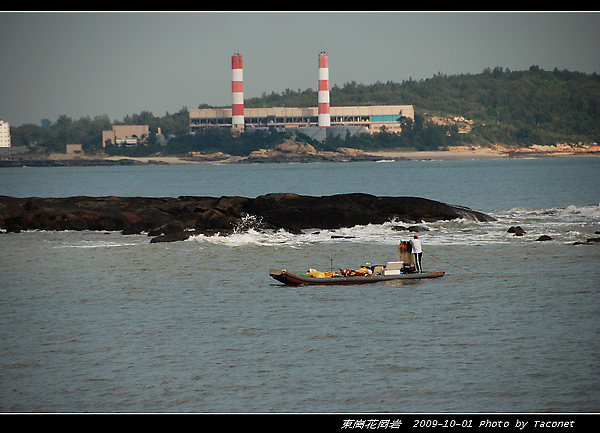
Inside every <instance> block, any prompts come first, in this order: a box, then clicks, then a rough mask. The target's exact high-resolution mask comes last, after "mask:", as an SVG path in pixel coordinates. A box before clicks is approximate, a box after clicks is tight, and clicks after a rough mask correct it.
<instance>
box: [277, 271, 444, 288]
mask: <svg viewBox="0 0 600 433" xmlns="http://www.w3.org/2000/svg"><path fill="white" fill-rule="evenodd" d="M269 274H270V275H271V277H273V278H274V279H276V280H277V281H279V282H281V283H283V284H285V285H287V286H300V285H303V284H309V285H317V286H331V285H338V284H342V285H347V284H368V283H379V282H382V281H394V280H418V279H423V278H440V277H443V276H444V275H445V272H423V273H416V272H415V273H409V274H396V275H365V276H351V277H343V276H335V277H330V278H315V277H309V276H306V275H304V274H301V273H298V272H290V271H286V270H281V269H271V270H270V271H269Z"/></svg>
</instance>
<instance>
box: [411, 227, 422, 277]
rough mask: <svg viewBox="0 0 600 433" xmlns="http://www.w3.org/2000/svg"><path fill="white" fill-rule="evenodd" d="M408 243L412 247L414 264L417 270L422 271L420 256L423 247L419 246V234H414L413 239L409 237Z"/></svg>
mask: <svg viewBox="0 0 600 433" xmlns="http://www.w3.org/2000/svg"><path fill="white" fill-rule="evenodd" d="M410 245H411V247H412V253H413V255H414V256H415V266H416V267H417V272H419V273H422V272H423V268H422V267H421V258H422V257H423V247H422V246H421V241H420V240H419V235H415V236H414V239H411V241H410Z"/></svg>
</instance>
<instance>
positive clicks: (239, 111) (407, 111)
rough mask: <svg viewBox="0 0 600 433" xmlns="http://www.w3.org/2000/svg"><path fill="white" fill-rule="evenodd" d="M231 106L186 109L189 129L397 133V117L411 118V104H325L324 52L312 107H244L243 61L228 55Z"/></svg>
mask: <svg viewBox="0 0 600 433" xmlns="http://www.w3.org/2000/svg"><path fill="white" fill-rule="evenodd" d="M231 68H232V82H231V90H232V108H203V109H200V108H198V109H190V110H189V117H190V132H191V133H195V132H198V131H201V130H203V129H205V128H210V127H229V128H235V129H238V130H252V129H253V128H270V127H275V128H278V129H282V128H285V130H290V131H291V130H297V131H299V132H302V133H304V134H307V135H308V136H310V137H312V138H315V139H317V140H324V139H325V138H326V137H328V136H330V135H341V136H342V137H345V134H346V133H348V132H349V133H350V134H356V133H364V132H366V133H373V132H379V131H381V130H382V127H385V129H386V130H387V131H389V132H400V131H401V126H400V123H399V122H398V120H399V119H400V118H402V117H407V118H410V119H412V120H414V118H415V111H414V108H413V106H412V105H374V106H346V107H332V106H331V105H330V103H329V58H328V56H327V54H326V53H324V52H322V53H320V54H319V59H318V93H317V101H316V102H317V105H316V106H315V107H271V108H245V107H244V96H243V95H244V94H243V88H244V84H243V63H242V56H241V55H240V54H237V53H236V54H234V55H233V56H232V58H231Z"/></svg>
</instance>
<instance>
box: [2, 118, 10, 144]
mask: <svg viewBox="0 0 600 433" xmlns="http://www.w3.org/2000/svg"><path fill="white" fill-rule="evenodd" d="M10 146H11V141H10V125H9V124H8V123H7V122H4V121H2V120H0V147H10Z"/></svg>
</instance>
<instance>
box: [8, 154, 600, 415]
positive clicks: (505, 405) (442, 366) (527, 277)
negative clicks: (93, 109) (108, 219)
mask: <svg viewBox="0 0 600 433" xmlns="http://www.w3.org/2000/svg"><path fill="white" fill-rule="evenodd" d="M269 192H293V193H299V194H309V195H330V194H337V193H346V192H365V193H370V194H374V195H381V196H383V195H392V196H404V195H410V196H420V197H426V198H430V199H434V200H439V201H442V202H445V203H451V204H456V205H463V206H467V207H470V208H472V209H476V210H479V211H483V212H486V213H488V214H491V215H492V216H494V217H495V218H497V221H495V222H487V223H478V222H474V221H470V220H458V221H442V222H436V223H419V222H417V223H419V224H420V225H421V226H422V227H423V228H424V229H425V230H424V231H422V232H421V233H420V238H421V239H422V241H423V245H424V249H425V254H424V257H423V262H424V267H425V269H426V270H438V271H445V272H446V275H445V276H444V277H443V278H441V279H433V280H422V281H412V282H404V283H403V282H393V283H392V282H390V283H380V284H374V285H367V286H355V287H353V286H339V287H335V286H334V287H319V286H307V287H296V288H292V287H286V286H283V285H282V284H280V283H278V282H277V281H275V280H273V279H271V278H270V277H269V269H270V268H272V267H280V268H285V269H290V270H299V271H306V270H308V268H316V269H319V270H329V269H331V268H333V269H334V270H335V269H337V268H357V267H359V266H360V265H362V264H364V263H365V262H371V263H381V264H384V263H385V262H387V261H390V260H394V259H395V257H396V251H397V245H398V243H399V242H400V241H401V240H408V239H409V236H410V234H409V233H407V232H400V231H396V230H394V229H393V226H394V225H395V224H398V223H397V222H390V223H386V224H382V225H369V226H360V227H354V228H348V229H341V230H319V229H315V230H306V231H305V232H304V233H302V234H297V235H292V234H289V233H287V232H285V231H276V232H259V231H255V230H250V231H249V232H239V233H235V234H233V235H231V236H216V237H212V238H210V237H204V236H197V237H193V238H191V239H190V240H188V241H185V242H176V243H168V244H150V243H149V241H150V238H149V237H148V236H146V235H144V234H142V235H131V236H123V235H121V234H120V233H118V232H88V231H84V232H45V231H29V232H24V233H18V234H14V233H8V234H7V233H4V234H0V257H1V258H2V259H1V260H0V275H1V277H0V372H1V374H0V412H128V413H130V412H171V413H172V412H176V413H177V412H220V413H230V412H251V413H254V412H260V413H265V412H267V413H269V412H286V413H322V412H328V413H330V412H333V413H339V412H349V413H351V412H405V413H413V412H417V413H418V412H502V413H506V412H599V411H600V244H599V243H592V244H586V245H574V243H575V242H583V243H585V242H586V240H587V239H589V238H594V237H600V235H598V234H595V232H596V231H600V158H595V157H582V158H578V157H568V158H542V159H499V160H472V161H432V160H428V161H397V162H389V161H382V162H362V163H337V164H336V163H331V164H257V165H178V166H175V165H170V166H132V167H51V168H28V167H24V168H3V169H0V194H2V195H10V196H19V197H29V196H38V197H62V196H74V195H87V196H106V195H117V196H182V195H208V196H223V195H240V196H247V197H256V196H258V195H261V194H265V193H269ZM516 225H519V226H521V227H522V228H523V229H524V230H525V231H526V232H527V233H526V235H525V236H523V237H516V236H514V235H512V234H510V233H507V230H508V228H509V227H511V226H516ZM541 235H549V236H551V237H552V240H550V241H546V242H538V241H537V240H536V239H537V238H538V237H539V236H541Z"/></svg>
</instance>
